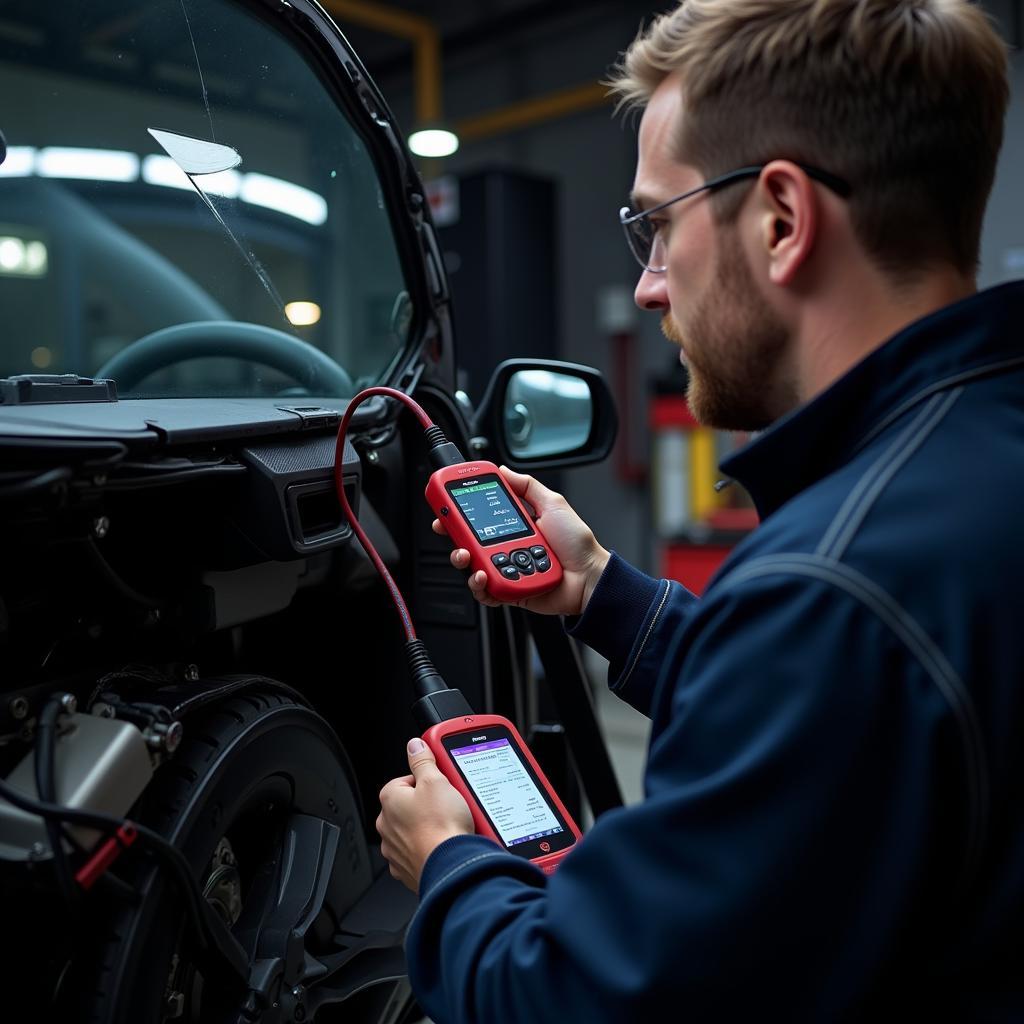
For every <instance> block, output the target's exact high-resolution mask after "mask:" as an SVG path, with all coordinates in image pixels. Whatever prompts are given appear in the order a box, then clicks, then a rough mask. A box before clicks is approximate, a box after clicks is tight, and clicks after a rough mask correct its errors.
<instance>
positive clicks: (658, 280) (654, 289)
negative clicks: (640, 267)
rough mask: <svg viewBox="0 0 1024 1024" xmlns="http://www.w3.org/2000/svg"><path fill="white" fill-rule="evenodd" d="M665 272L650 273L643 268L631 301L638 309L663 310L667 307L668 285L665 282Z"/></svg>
mask: <svg viewBox="0 0 1024 1024" xmlns="http://www.w3.org/2000/svg"><path fill="white" fill-rule="evenodd" d="M667 276H668V275H667V274H652V273H651V272H650V271H649V270H645V271H644V272H643V273H642V274H641V275H640V280H639V281H637V283H636V291H634V292H633V301H634V302H635V303H636V304H637V306H639V307H640V309H649V310H658V309H661V310H665V309H668V287H667V282H666V280H665V279H666V277H667Z"/></svg>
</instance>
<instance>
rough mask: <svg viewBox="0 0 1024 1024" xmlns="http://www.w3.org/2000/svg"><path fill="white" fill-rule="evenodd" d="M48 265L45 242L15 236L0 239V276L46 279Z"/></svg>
mask: <svg viewBox="0 0 1024 1024" xmlns="http://www.w3.org/2000/svg"><path fill="white" fill-rule="evenodd" d="M48 263H49V259H48V254H47V251H46V243H45V242H41V241H39V239H37V238H34V239H31V240H29V239H24V238H17V237H15V236H13V235H5V236H3V237H0V276H3V277H44V276H45V275H46V270H47V265H48Z"/></svg>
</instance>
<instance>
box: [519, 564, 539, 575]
mask: <svg viewBox="0 0 1024 1024" xmlns="http://www.w3.org/2000/svg"><path fill="white" fill-rule="evenodd" d="M518 569H519V571H520V572H521V573H522V574H523V575H524V576H532V575H533V574H534V572H535V571H536V570H535V569H534V568H533V562H531V563H530V564H529V565H520V566H518Z"/></svg>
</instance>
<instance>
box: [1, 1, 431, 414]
mask: <svg viewBox="0 0 1024 1024" xmlns="http://www.w3.org/2000/svg"><path fill="white" fill-rule="evenodd" d="M286 9H287V5H284V4H283V5H282V6H281V10H286ZM0 96H2V97H3V100H2V102H0V132H2V134H3V137H4V139H5V140H6V157H5V158H4V160H3V162H2V163H0V317H2V320H0V376H10V375H13V374H25V373H77V374H81V375H83V376H96V375H100V374H103V375H110V376H113V377H114V378H115V379H116V380H117V382H118V388H119V391H120V392H121V394H122V395H126V394H127V395H136V396H148V397H152V396H157V397H174V396H193V397H194V396H207V395H210V396H214V395H216V396H252V397H256V396H288V395H307V394H320V395H339V394H341V393H343V392H345V391H350V390H351V389H352V388H354V387H358V386H361V385H364V384H368V383H373V382H376V381H378V380H380V379H381V378H382V377H383V376H384V375H385V374H386V373H387V371H388V369H389V367H391V366H392V365H393V363H394V362H395V360H396V359H397V357H398V355H399V353H401V351H402V350H403V349H404V347H405V345H406V342H407V341H408V336H409V331H410V329H411V324H412V320H413V310H412V305H411V302H410V299H409V292H408V289H407V286H406V283H405V280H404V277H403V271H402V265H401V262H400V260H399V256H398V250H397V247H396V243H395V237H394V233H393V230H392V225H391V222H390V219H389V213H388V209H387V203H386V201H385V196H384V194H383V191H382V186H381V182H380V178H379V176H378V173H377V170H376V168H375V165H374V162H373V160H372V158H371V156H370V153H369V151H368V149H367V147H366V145H365V144H364V142H363V140H362V139H361V137H360V135H359V134H358V132H357V131H356V130H355V128H354V127H353V126H352V124H351V123H350V121H349V120H348V118H347V116H346V114H345V112H344V110H343V108H342V107H341V106H340V105H339V103H338V102H336V101H335V99H334V98H333V97H332V95H331V93H330V92H329V91H328V87H327V86H325V84H324V83H323V82H321V81H320V80H319V78H318V77H317V75H316V74H315V73H314V71H313V70H312V68H311V67H310V66H309V65H307V64H306V63H305V62H304V61H303V59H302V57H301V55H300V54H299V53H298V52H297V51H296V50H295V49H294V48H293V47H292V45H291V44H290V43H289V42H288V41H287V40H286V39H285V38H284V37H283V36H282V35H280V34H278V32H277V31H276V30H275V29H274V28H273V27H270V26H268V24H267V22H266V21H264V20H257V18H256V17H255V16H254V15H252V14H251V13H249V12H248V11H247V9H246V7H245V5H243V4H241V3H238V2H233V0H203V2H202V3H199V2H198V0H61V2H60V3H40V2H39V0H7V2H6V3H4V4H2V5H0ZM2 148H3V147H2V146H0V149H2ZM311 347H312V348H311ZM314 349H315V350H319V351H314ZM334 364H337V365H336V366H335V365H334ZM339 367H340V369H338V368H339Z"/></svg>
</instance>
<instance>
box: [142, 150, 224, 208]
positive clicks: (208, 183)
mask: <svg viewBox="0 0 1024 1024" xmlns="http://www.w3.org/2000/svg"><path fill="white" fill-rule="evenodd" d="M188 177H189V176H188V175H187V174H186V173H185V172H184V171H183V170H182V169H181V168H180V167H179V166H178V164H177V161H175V160H172V159H171V158H170V157H169V156H160V155H159V154H157V153H151V154H150V155H149V156H146V157H143V158H142V180H143V181H145V182H147V183H148V184H150V185H164V186H166V187H167V188H182V189H191V188H192V183H191V182H190V181H189V180H188ZM195 181H196V184H197V185H198V186H199V187H200V188H201V189H202V190H203V191H204V192H210V193H212V194H213V195H215V196H224V197H225V198H227V199H236V198H237V197H238V193H239V192H240V191H241V190H242V176H241V175H240V174H239V173H238V171H218V172H217V173H215V174H197V175H195Z"/></svg>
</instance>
